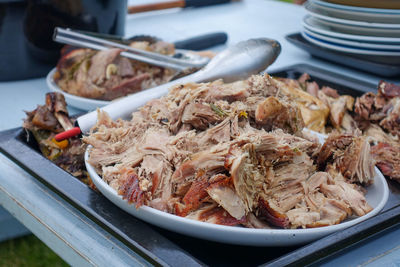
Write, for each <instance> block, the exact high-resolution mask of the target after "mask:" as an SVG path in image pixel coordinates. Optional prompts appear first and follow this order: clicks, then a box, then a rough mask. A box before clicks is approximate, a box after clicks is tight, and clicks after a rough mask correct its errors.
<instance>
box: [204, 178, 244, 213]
mask: <svg viewBox="0 0 400 267" xmlns="http://www.w3.org/2000/svg"><path fill="white" fill-rule="evenodd" d="M219 179H220V180H219V181H217V182H213V183H212V184H210V185H209V186H208V187H207V193H208V195H209V196H210V197H211V198H212V199H213V200H214V201H215V202H216V203H218V205H219V206H221V207H223V208H224V209H225V210H226V211H227V212H228V213H229V214H230V215H231V216H232V217H234V218H235V219H237V220H241V219H243V217H244V216H245V215H246V208H245V205H244V202H243V200H242V199H241V198H240V197H239V196H238V195H237V194H236V192H235V188H234V186H233V182H232V178H231V177H227V176H225V177H220V178H219Z"/></svg>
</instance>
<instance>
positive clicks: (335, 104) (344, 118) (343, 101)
mask: <svg viewBox="0 0 400 267" xmlns="http://www.w3.org/2000/svg"><path fill="white" fill-rule="evenodd" d="M324 88H325V90H321V91H319V92H318V97H319V99H321V100H322V101H323V102H324V103H325V104H326V105H327V106H328V107H329V119H330V121H331V123H332V125H333V126H334V127H335V128H336V129H338V130H341V129H342V128H344V129H346V130H350V131H353V130H355V128H353V127H354V126H353V123H352V119H351V117H350V115H349V114H348V112H349V111H352V110H353V105H354V98H353V97H351V96H349V95H342V96H337V97H336V95H335V93H334V92H332V90H334V89H332V88H329V87H324ZM324 88H323V89H324ZM326 88H328V89H326ZM325 92H327V94H326V93H325ZM328 94H329V95H328ZM336 94H337V93H336ZM332 95H333V96H335V97H332ZM354 124H355V123H354Z"/></svg>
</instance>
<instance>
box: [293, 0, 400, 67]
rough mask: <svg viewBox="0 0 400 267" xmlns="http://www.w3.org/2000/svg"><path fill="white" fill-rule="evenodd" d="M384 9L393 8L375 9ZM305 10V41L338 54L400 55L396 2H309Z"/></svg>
mask: <svg viewBox="0 0 400 267" xmlns="http://www.w3.org/2000/svg"><path fill="white" fill-rule="evenodd" d="M340 3H345V4H340ZM357 5H360V6H357ZM388 6H389V7H394V8H393V9H387V8H378V7H388ZM305 8H306V10H307V12H308V15H307V16H306V17H304V19H303V30H302V33H301V34H302V36H303V37H304V38H305V39H306V40H307V41H309V42H311V43H313V44H316V45H318V46H321V47H325V48H328V49H331V50H336V51H340V52H347V53H353V54H361V55H376V56H400V1H399V0H379V1H378V0H363V1H361V2H360V0H358V1H357V0H346V1H342V0H324V1H323V0H309V1H308V2H307V3H306V4H305ZM399 64H400V62H399Z"/></svg>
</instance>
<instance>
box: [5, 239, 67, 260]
mask: <svg viewBox="0 0 400 267" xmlns="http://www.w3.org/2000/svg"><path fill="white" fill-rule="evenodd" d="M0 266H1V267H3V266H4V267H5V266H7V267H8V266H29V267H39V266H52V267H53V266H54V267H58V266H60V267H61V266H68V264H67V263H65V262H64V261H63V260H62V259H61V258H60V257H59V256H58V255H57V254H56V253H54V252H53V251H52V250H51V249H49V248H48V247H47V246H46V245H45V244H44V243H43V242H42V241H40V239H39V238H37V237H36V236H34V235H28V236H25V237H21V238H16V239H12V240H8V241H5V242H2V243H0Z"/></svg>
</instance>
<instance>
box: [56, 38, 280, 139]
mask: <svg viewBox="0 0 400 267" xmlns="http://www.w3.org/2000/svg"><path fill="white" fill-rule="evenodd" d="M280 52H281V46H280V44H279V42H278V41H276V40H273V39H268V38H257V39H250V40H247V41H242V42H240V43H238V44H236V45H234V46H232V47H229V48H228V49H226V50H224V51H222V52H221V53H219V54H218V55H217V56H216V57H214V58H213V59H212V60H211V61H210V62H209V63H208V64H207V65H206V66H205V67H204V68H202V69H201V70H199V71H197V72H195V73H193V74H190V75H188V76H185V77H182V78H179V79H176V80H174V81H171V82H169V83H166V84H163V85H160V86H157V87H154V88H151V89H147V90H145V91H141V92H139V93H135V94H132V95H129V96H126V97H124V98H121V99H119V100H117V101H113V102H112V103H111V104H109V105H107V106H104V107H102V108H100V110H103V111H106V112H107V113H108V115H109V116H110V117H111V118H112V119H114V120H115V119H118V118H128V117H129V116H130V115H131V114H132V112H133V111H135V110H136V109H138V108H139V107H141V106H143V105H145V104H146V103H147V102H148V101H149V100H151V99H155V98H159V97H161V96H163V95H165V94H167V93H168V89H169V88H170V87H171V86H173V85H176V84H183V83H187V82H208V81H213V80H216V79H223V80H224V81H225V82H232V81H235V80H240V79H245V78H247V77H249V76H250V75H252V74H256V73H259V72H261V71H263V70H265V69H266V68H267V67H268V66H269V65H271V64H272V63H273V62H274V61H275V60H276V58H277V57H278V56H279V54H280ZM96 121H97V111H92V112H89V113H87V114H85V115H83V116H80V117H78V119H77V122H78V125H79V127H80V131H81V132H83V133H85V132H88V131H89V130H90V128H91V127H92V126H93V125H94V124H95V123H96ZM75 131H77V129H75ZM62 137H63V138H58V137H56V139H57V140H62V139H64V138H68V137H69V135H68V134H65V135H62Z"/></svg>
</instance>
